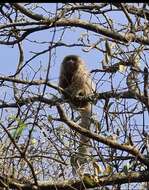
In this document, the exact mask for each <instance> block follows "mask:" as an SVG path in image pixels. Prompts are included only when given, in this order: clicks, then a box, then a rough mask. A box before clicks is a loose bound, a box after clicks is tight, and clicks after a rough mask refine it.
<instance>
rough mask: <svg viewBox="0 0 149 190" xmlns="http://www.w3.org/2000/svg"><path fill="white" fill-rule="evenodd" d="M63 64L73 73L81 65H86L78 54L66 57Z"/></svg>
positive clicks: (67, 70) (66, 69)
mask: <svg viewBox="0 0 149 190" xmlns="http://www.w3.org/2000/svg"><path fill="white" fill-rule="evenodd" d="M62 64H63V68H65V71H66V72H69V73H71V74H73V73H74V72H76V71H77V69H78V68H79V66H80V65H84V61H83V60H82V59H81V58H80V57H79V56H77V55H68V56H66V57H65V58H64V60H63V62H62Z"/></svg>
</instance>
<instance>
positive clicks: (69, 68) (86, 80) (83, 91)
mask: <svg viewBox="0 0 149 190" xmlns="http://www.w3.org/2000/svg"><path fill="white" fill-rule="evenodd" d="M59 87H61V88H63V89H64V90H65V91H66V92H67V93H69V94H70V95H71V96H72V97H75V96H87V95H90V94H93V93H94V91H95V86H94V84H93V81H92V79H91V77H90V73H89V72H88V70H87V68H86V65H85V62H84V60H83V59H82V58H81V57H79V56H77V55H68V56H66V57H65V58H64V59H63V61H62V63H61V69H60V75H59ZM64 98H67V95H66V94H64ZM70 104H71V105H72V106H73V107H74V108H75V109H76V110H78V111H79V113H80V116H81V124H80V126H81V127H84V128H86V129H88V130H89V129H90V125H91V122H90V118H91V116H92V104H91V103H90V102H88V101H81V102H79V101H78V102H77V101H74V102H70ZM88 147H89V138H88V137H86V136H84V135H82V134H81V135H80V144H79V147H78V153H77V157H75V159H76V160H77V162H78V164H76V163H75V164H76V165H77V168H78V167H80V166H81V167H82V165H83V164H84V163H85V162H86V158H85V155H88ZM75 159H74V158H73V159H72V160H75ZM76 160H75V162H76ZM73 162H74V161H73ZM75 164H74V163H72V165H75ZM81 170H82V171H81V172H83V169H82V168H81Z"/></svg>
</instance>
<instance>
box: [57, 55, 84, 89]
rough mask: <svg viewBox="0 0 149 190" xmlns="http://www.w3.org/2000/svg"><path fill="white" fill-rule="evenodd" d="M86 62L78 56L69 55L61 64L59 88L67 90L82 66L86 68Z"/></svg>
mask: <svg viewBox="0 0 149 190" xmlns="http://www.w3.org/2000/svg"><path fill="white" fill-rule="evenodd" d="M84 65H85V63H84V61H83V60H82V59H81V58H80V57H79V56H77V55H68V56H66V57H65V58H64V59H63V62H62V64H61V74H60V80H59V86H60V87H62V88H63V89H65V88H67V87H68V86H69V85H70V84H71V82H72V77H73V75H74V73H76V72H77V70H78V69H79V68H80V66H84Z"/></svg>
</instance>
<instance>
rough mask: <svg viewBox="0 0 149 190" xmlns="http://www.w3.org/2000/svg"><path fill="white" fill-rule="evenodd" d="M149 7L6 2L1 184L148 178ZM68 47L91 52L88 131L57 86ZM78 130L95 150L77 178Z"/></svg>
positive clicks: (103, 183)
mask: <svg viewBox="0 0 149 190" xmlns="http://www.w3.org/2000/svg"><path fill="white" fill-rule="evenodd" d="M148 8H149V6H148V4H147V3H144V4H143V3H141V4H137V3H136V4H126V3H121V4H119V3H113V4H107V3H65V4H63V3H54V4H48V3H45V4H44V3H41V4H40V3H22V4H18V3H1V4H0V20H1V24H0V44H1V49H2V50H1V51H2V55H1V56H2V58H3V57H5V59H1V62H2V63H1V70H2V71H1V75H0V82H1V83H0V84H1V86H0V88H1V95H0V116H1V117H0V131H1V135H0V169H1V170H0V186H1V188H0V189H22V190H25V189H28V190H33V189H41V190H43V189H44V190H45V189H52V190H53V189H60V190H62V189H65V190H66V189H89V188H92V189H104V188H105V189H134V188H135V189H136V188H137V189H141V188H142V189H145V188H146V189H147V188H149V187H148V182H149V171H148V170H149V128H148V127H149V124H148V117H149V98H148V67H149V65H148V60H147V56H148V51H149V49H148V45H149V36H148V34H149V27H148V20H149V10H148ZM10 47H11V49H10ZM6 48H7V50H6ZM4 49H5V51H4ZM3 52H5V55H4V54H3ZM11 52H13V53H14V54H15V55H17V56H13V55H12V54H11ZM70 52H73V54H79V55H80V56H81V57H83V58H85V59H86V60H87V64H88V66H90V70H91V74H92V78H93V80H94V82H95V84H96V92H95V93H94V94H91V95H90V96H87V97H75V98H76V101H83V100H88V101H90V102H92V103H93V104H94V108H93V115H92V118H91V121H92V129H91V130H90V131H89V130H87V129H84V128H81V126H80V125H79V120H80V117H79V114H78V113H77V111H75V110H73V109H72V108H71V107H70V105H69V99H68V100H67V101H66V100H64V98H63V97H62V96H61V91H62V89H60V88H59V87H58V83H57V82H58V75H59V68H60V63H61V61H62V58H63V57H64V56H65V54H70ZM8 53H9V55H11V56H12V57H13V59H12V60H10V58H8V56H7V55H8ZM8 61H9V62H8ZM7 64H8V65H9V68H7V69H8V70H7V69H6V70H4V71H3V69H4V68H6V67H7ZM9 69H10V70H12V73H11V74H10V70H9ZM70 98H71V95H70ZM79 134H83V135H86V136H87V137H89V138H90V140H91V147H90V149H91V154H90V155H89V160H88V162H87V163H86V166H85V167H86V173H85V174H84V175H82V176H77V177H76V178H74V177H73V176H72V167H71V164H70V159H71V156H72V154H73V153H75V152H76V151H77V147H78V144H79Z"/></svg>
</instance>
